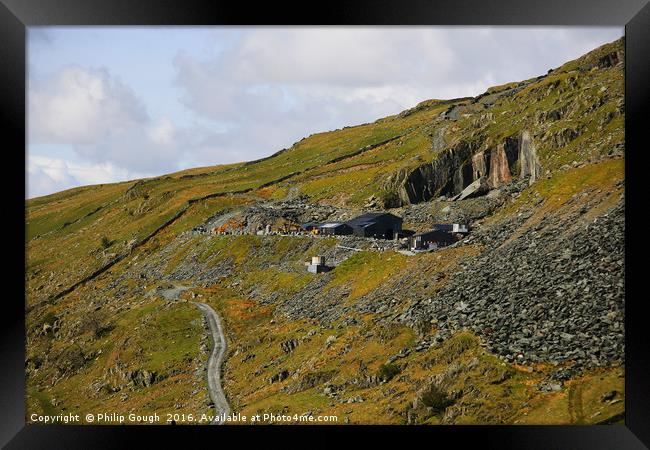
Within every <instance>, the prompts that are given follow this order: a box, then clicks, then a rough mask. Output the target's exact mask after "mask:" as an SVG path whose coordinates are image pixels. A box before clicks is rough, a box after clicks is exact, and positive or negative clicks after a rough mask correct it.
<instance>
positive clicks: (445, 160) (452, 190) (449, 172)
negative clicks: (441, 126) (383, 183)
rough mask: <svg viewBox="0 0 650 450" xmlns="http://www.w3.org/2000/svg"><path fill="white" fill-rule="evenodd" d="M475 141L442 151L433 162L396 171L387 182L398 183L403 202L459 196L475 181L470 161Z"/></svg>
mask: <svg viewBox="0 0 650 450" xmlns="http://www.w3.org/2000/svg"><path fill="white" fill-rule="evenodd" d="M476 147H477V145H476V144H474V143H468V142H461V143H460V144H458V145H456V146H455V147H452V148H449V149H447V150H444V151H442V152H440V153H439V155H438V157H437V158H436V159H434V160H433V161H432V162H430V163H427V164H423V165H421V166H418V167H416V168H415V169H405V170H401V171H400V172H398V173H396V174H395V175H394V176H393V177H391V179H389V180H388V183H389V184H390V185H392V186H395V189H396V191H397V195H398V196H399V199H400V201H401V202H402V204H412V203H419V202H423V201H427V200H431V199H432V198H435V197H438V196H440V195H449V196H451V195H456V194H459V193H460V192H462V190H463V189H465V188H466V187H467V186H468V185H469V184H470V183H471V182H472V181H473V180H472V172H471V171H472V167H471V163H470V162H469V160H470V158H471V156H472V153H474V151H476Z"/></svg>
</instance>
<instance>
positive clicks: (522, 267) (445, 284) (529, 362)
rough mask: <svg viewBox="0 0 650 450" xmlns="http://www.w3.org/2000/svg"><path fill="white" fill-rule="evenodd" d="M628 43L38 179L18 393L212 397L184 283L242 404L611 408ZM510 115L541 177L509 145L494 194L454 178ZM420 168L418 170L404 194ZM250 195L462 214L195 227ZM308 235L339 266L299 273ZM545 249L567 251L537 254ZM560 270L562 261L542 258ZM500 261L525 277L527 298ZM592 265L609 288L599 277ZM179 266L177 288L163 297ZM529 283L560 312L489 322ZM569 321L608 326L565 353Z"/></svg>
mask: <svg viewBox="0 0 650 450" xmlns="http://www.w3.org/2000/svg"><path fill="white" fill-rule="evenodd" d="M612 55H615V56H612ZM622 60H623V42H622V40H619V41H616V42H613V43H611V44H607V45H605V46H603V47H600V48H598V49H595V50H594V51H592V52H590V53H589V54H587V55H585V56H583V57H581V58H579V59H577V60H575V61H571V62H568V63H566V64H564V65H563V66H561V67H559V68H556V69H554V70H552V71H550V72H549V73H548V74H546V75H544V76H540V77H538V78H534V79H530V80H525V81H521V82H516V81H515V82H512V83H509V84H506V85H502V86H496V87H493V88H490V89H488V91H487V92H486V93H484V94H483V95H481V96H478V97H476V98H463V99H454V100H449V101H442V100H428V101H424V102H422V103H420V104H419V105H417V106H415V107H414V108H412V109H410V110H407V111H404V112H402V113H400V114H397V115H395V116H391V117H387V118H383V119H380V120H377V121H376V122H374V123H370V124H364V125H359V126H355V127H346V128H344V129H340V130H334V131H329V132H324V133H318V134H314V135H312V136H309V137H306V138H304V139H303V140H301V141H299V142H297V143H295V144H294V145H293V146H291V147H290V148H288V149H284V150H281V151H279V152H278V153H276V154H274V155H271V156H270V157H268V158H264V159H261V160H258V161H252V162H242V163H237V164H231V165H221V166H214V167H203V168H196V169H189V170H184V171H182V172H178V173H174V174H170V175H166V176H161V177H156V178H150V179H145V180H136V181H131V182H124V183H116V184H106V185H96V186H86V187H81V188H75V189H70V190H67V191H64V192H60V193H56V194H52V195H49V196H45V197H40V198H36V199H31V200H28V201H27V204H26V228H27V242H26V248H27V267H26V288H27V352H26V353H27V361H26V368H27V386H28V393H27V412H28V416H29V413H31V412H44V413H54V412H75V413H76V412H78V413H86V412H95V411H96V410H98V409H102V408H103V409H104V410H106V409H107V408H108V409H110V410H115V411H121V412H123V413H128V412H131V411H137V412H138V413H153V412H158V413H159V414H161V413H163V412H170V413H178V414H192V415H194V419H196V415H197V414H201V413H204V412H208V411H210V408H211V407H210V404H209V398H208V395H207V387H206V382H205V373H204V369H203V367H204V364H205V361H206V359H207V355H208V352H209V348H210V345H211V343H210V342H209V339H208V338H207V330H206V328H205V325H204V324H202V319H201V315H200V312H199V310H198V309H196V308H195V307H194V306H193V305H192V304H191V303H188V301H189V300H196V299H199V300H200V301H204V302H206V303H208V304H210V305H212V306H213V307H214V308H215V309H216V310H217V311H218V312H219V313H220V314H221V316H222V317H223V319H224V321H225V327H226V332H227V338H228V341H229V352H228V358H227V361H226V365H225V369H224V380H225V390H226V394H227V396H228V399H229V401H230V404H231V407H232V409H233V411H235V412H241V413H243V414H252V413H256V412H274V413H291V414H293V413H297V414H303V413H307V412H310V413H311V414H314V415H317V414H334V415H336V416H337V417H339V418H340V422H339V423H341V422H344V423H426V424H437V423H449V424H451V423H599V422H603V421H606V420H610V421H616V420H620V419H619V417H620V416H621V414H622V413H623V412H624V402H623V401H622V400H623V397H624V384H623V373H624V365H623V363H624V359H623V353H622V347H621V345H622V344H621V343H620V342H619V338H618V335H619V334H620V335H621V336H622V323H623V322H622V306H623V302H624V300H623V299H624V297H623V292H624V291H623V287H622V284H621V286H620V289H618V288H616V289H614V287H615V286H618V282H619V280H620V282H621V283H622V278H623V273H624V272H623V270H624V267H623V265H622V248H620V249H619V248H618V247H616V248H615V249H614V251H613V250H611V249H610V247H611V245H615V244H616V243H617V242H618V237H619V236H614V238H615V239H614V238H612V235H608V234H607V232H608V231H607V230H608V229H609V230H616V229H617V228H615V226H618V225H619V224H620V223H621V222H622V219H621V215H622V214H623V213H624V209H623V206H622V205H623V204H624V159H623V155H624V142H625V141H624V128H623V124H624V104H623V98H624V97H623V76H624V72H623V70H624V69H623V64H622V63H620V62H621V61H622ZM524 133H527V135H529V136H530V141H531V146H532V147H533V148H534V153H531V155H529V156H530V158H533V159H535V162H536V164H537V165H538V168H539V169H538V171H539V173H538V174H537V176H536V177H534V179H530V178H529V177H527V175H526V174H525V173H523V170H522V169H521V165H522V164H523V162H522V158H521V157H520V158H519V159H518V160H517V161H516V162H514V163H513V164H512V165H511V167H510V169H509V170H510V172H511V175H512V180H510V181H509V182H507V183H502V184H501V185H499V186H495V187H493V189H492V190H491V191H490V193H489V194H488V195H483V196H480V197H477V198H469V199H467V200H462V201H455V202H454V201H451V200H450V197H451V196H452V193H457V192H455V191H454V192H452V190H453V189H456V190H459V189H464V188H465V187H466V186H467V185H468V184H469V182H471V181H472V179H468V178H467V175H466V174H467V173H468V171H469V172H471V170H470V169H472V168H473V166H472V164H473V159H475V156H476V155H477V154H479V153H481V152H494V151H495V149H496V148H498V146H499V145H503V146H506V147H507V146H508V145H513V144H512V143H513V142H516V143H517V145H519V146H521V145H522V142H523V139H524V138H523V137H522V136H523V135H524ZM531 152H533V150H531ZM450 155H451V156H450ZM444 158H447V159H444ZM443 160H444V161H443ZM445 161H446V162H445ZM443 162H444V164H443ZM409 183H410V184H409ZM417 183H422V184H423V185H424V186H426V187H427V189H430V190H431V194H430V195H428V196H421V197H417V198H415V197H413V196H409V195H406V194H405V192H408V190H409V189H411V188H412V187H413V186H416V187H417V186H420V185H418V184H417ZM450 186H452V187H450ZM452 188H453V189H452ZM296 199H302V200H301V201H304V202H307V205H308V206H309V208H307V207H305V206H304V203H296V202H297V200H296ZM422 200H426V201H422ZM263 206H265V207H268V208H270V209H271V210H276V211H284V210H288V209H290V208H294V209H299V210H300V211H301V214H303V215H304V216H305V217H307V215H309V214H312V213H313V211H332V214H333V215H332V217H338V216H350V215H353V214H354V213H355V212H357V211H359V210H362V209H379V208H383V209H388V208H390V209H391V210H392V212H394V213H396V214H398V215H401V216H403V217H404V218H405V223H406V225H408V226H409V227H411V228H412V229H427V227H429V226H430V224H431V223H433V222H436V221H466V222H468V223H470V225H471V226H472V228H473V233H472V235H471V236H470V238H468V239H466V240H465V241H462V242H461V243H459V245H456V246H454V247H450V248H447V249H444V250H440V251H436V252H432V253H426V254H418V255H416V256H406V255H405V254H403V253H398V252H396V251H394V249H393V248H377V245H375V244H373V243H371V242H366V243H363V242H358V241H350V242H348V241H343V243H344V244H346V245H345V246H344V247H346V246H347V247H350V246H361V247H363V248H361V250H362V251H354V250H350V249H349V248H348V249H346V248H342V247H340V245H341V243H342V241H341V240H339V239H338V238H312V237H305V236H303V237H294V236H258V235H255V234H243V235H228V236H220V235H212V234H205V233H199V232H195V231H193V230H194V229H195V227H197V226H198V225H202V224H206V223H208V222H210V221H212V220H215V217H216V218H217V219H218V218H219V217H231V218H234V219H241V220H244V221H245V220H247V218H248V217H250V216H251V215H252V214H261V215H264V214H269V213H268V210H260V209H259V208H261V207H263ZM256 208H257V209H256ZM273 208H275V209H273ZM283 208H284V209H283ZM319 208H320V209H319ZM328 208H330V209H328ZM260 211H262V212H260ZM264 211H266V212H264ZM220 214H221V215H222V216H220ZM328 214H329V213H328ZM337 215H338V216H337ZM276 219H277V218H275V217H274V218H273V220H276ZM224 220H225V219H224ZM269 220H271V219H270V218H269ZM611 221H614V222H611ZM210 223H211V222H210ZM612 223H613V224H614V225H612ZM600 224H603V225H600ZM590 227H591V228H590ZM585 230H590V231H588V233H591V234H585V233H586V232H585ZM612 233H613V231H612ZM612 242H614V244H612ZM592 244H593V245H595V246H597V250H593V249H592V250H588V248H590V247H588V246H589V245H592ZM570 246H573V247H575V248H574V249H573V253H572V255H573V256H572V257H571V258H566V259H563V258H562V257H561V256H562V255H561V254H560V250H563V249H568V248H570ZM608 246H609V247H608ZM554 249H557V250H554ZM601 249H609V250H607V252H609V255H607V254H605V253H606V252H605V251H604V250H603V251H602V252H601ZM553 252H556V253H553ZM619 253H621V254H619ZM313 255H325V256H326V257H327V258H328V261H336V264H337V265H336V268H335V269H334V270H333V271H331V272H329V273H326V274H311V273H307V272H306V270H305V267H304V264H303V263H304V261H306V260H307V259H308V258H309V257H311V256H313ZM517 258H519V259H517ZM520 259H521V261H520ZM515 260H516V261H517V262H516V268H514V269H513V268H512V267H510V266H509V264H511V263H512V261H515ZM558 261H559V262H558ZM552 263H553V264H561V266H559V268H558V269H554V270H552V271H551V270H546V269H544V268H545V267H551V264H552ZM506 267H508V269H507V270H512V271H513V272H512V273H511V274H510V273H509V274H508V275H507V276H505V275H504V273H503V271H504V270H506V269H505V268H506ZM533 267H534V268H535V269H534V270H533V269H531V268H533ZM539 267H541V269H540V268H539ZM484 272H489V273H491V274H492V276H490V277H488V278H489V279H488V280H485V281H483V280H482V279H479V276H478V275H476V276H474V277H473V278H472V276H469V275H467V274H468V273H471V274H481V273H484ZM557 272H560V273H565V274H566V276H567V277H572V278H570V279H569V278H567V279H563V280H559V281H558V280H555V281H552V278H551V277H552V276H556V273H557ZM464 276H465V278H463V277H464ZM468 278H469V281H468V280H467V279H468ZM502 279H504V280H506V281H504V283H507V282H512V283H519V286H520V288H518V289H519V291H520V292H521V293H523V294H522V296H523V297H525V298H521V299H519V298H518V297H517V292H516V289H512V287H511V286H507V285H501V284H498V283H500V282H501V281H500V280H502ZM553 280H554V279H553ZM593 280H601V282H602V283H609V284H610V285H611V286H612V289H611V290H610V291H611V292H609V293H607V294H604V293H603V294H602V295H601V294H600V291H598V289H600V284H598V283H597V282H595V281H593ZM472 283H476V285H474V284H472ZM174 285H179V286H184V287H187V288H189V289H188V290H187V291H185V292H183V294H182V295H181V297H180V298H179V299H170V298H166V297H165V292H167V291H166V289H169V288H170V287H173V286H174ZM565 285H566V286H565ZM576 286H578V287H579V288H580V289H585V286H593V291H591V292H589V291H588V290H586V291H581V292H578V290H577V287H576ZM560 288H561V289H564V291H561V292H560V294H556V292H555V290H560ZM463 291H466V292H468V296H469V297H468V299H466V300H467V301H469V302H473V303H472V305H474V304H476V302H483V303H481V304H485V306H484V308H483V309H484V311H485V314H483V311H482V310H481V308H477V309H478V312H474V309H472V308H473V306H472V305H470V307H469V308H470V310H471V311H472V312H471V313H467V314H465V313H464V312H463V311H465V306H463V305H461V304H460V303H458V304H457V303H456V302H457V301H458V298H457V296H458V294H457V293H458V292H463ZM512 291H515V292H514V293H513V292H512ZM470 292H476V293H475V294H471V296H470V294H469V293H470ZM592 296H593V298H594V300H593V301H592ZM557 298H559V300H555V299H557ZM596 298H597V299H601V298H602V299H603V300H602V301H601V300H597V299H596ZM531 299H532V300H531ZM551 299H553V300H551ZM581 299H582V300H581ZM579 301H582V302H583V303H585V302H592V303H590V305H591V308H592V311H593V315H594V320H592V321H589V322H588V323H587V322H586V323H585V324H582V322H580V324H579V326H580V327H582V328H580V330H579V331H578V332H575V333H574V332H572V330H571V329H570V327H571V326H573V322H576V320H575V318H574V316H572V315H571V314H572V313H571V310H572V309H573V310H575V311H579V309H575V307H574V304H575V302H579ZM445 302H447V303H445ZM450 302H451V303H450ZM499 302H501V303H499ZM524 302H529V303H530V302H538V303H536V304H534V305H533V308H531V309H533V310H535V311H537V310H536V309H535V308H538V309H539V310H540V311H541V312H540V314H541V316H540V319H539V323H540V324H541V323H548V322H553V320H555V321H556V322H557V324H554V325H553V326H551V325H549V327H550V328H548V329H550V330H553V329H554V328H553V327H555V328H557V333H553V332H549V331H547V328H541V326H540V329H536V330H527V331H526V333H524V332H523V331H522V330H521V328H523V327H519V328H516V327H515V329H514V330H512V331H508V332H505V331H504V332H500V331H499V330H498V328H499V327H506V326H507V324H506V325H504V321H505V322H507V323H513V324H517V323H520V322H517V321H521V320H524V319H521V317H520V316H523V317H526V316H530V314H527V312H526V311H525V312H523V313H522V311H521V309H522V308H524V307H523V306H519V305H522V304H524ZM461 303H462V302H461ZM529 303H526V305H528V304H529ZM551 304H552V305H553V308H554V309H553V310H547V309H544V308H546V306H544V305H551ZM540 305H541V306H540ZM567 305H572V306H571V307H569V306H567ZM526 307H529V306H526ZM444 308H447V309H450V310H451V311H452V313H449V312H446V313H444V314H443V313H442V312H441V311H442V310H443V309H444ZM549 308H550V306H549ZM447 309H445V311H447ZM524 309H525V308H524ZM576 314H577V313H576ZM494 317H497V318H498V320H495V319H494ZM554 317H556V319H554ZM601 317H602V320H601ZM562 321H564V322H562ZM513 326H514V325H513ZM567 330H568V331H567ZM528 331H530V333H529V332H528ZM520 333H521V336H519V334H520ZM556 334H557V335H556ZM502 335H503V336H506V337H501V336H502ZM564 335H568V336H575V339H576V341H571V342H574V345H575V346H577V345H578V344H576V343H575V342H578V340H579V339H585V340H587V341H588V340H589V339H592V337H593V336H599V335H600V336H603V337H602V339H603V340H602V349H603V350H602V351H600V350H599V349H598V348H596V349H595V350H594V351H593V352H592V351H591V350H589V354H585V355H580V354H579V353H575V354H571V355H568V356H566V357H565V356H564V355H563V353H562V351H560V350H558V349H557V348H558V347H562V346H561V345H559V342H563V341H561V339H563V338H562V337H561V336H564ZM605 337H607V338H608V340H607V341H606V340H605ZM610 338H611V339H610ZM504 339H505V341H504ZM621 341H622V339H621ZM531 342H532V343H531ZM580 342H582V341H580ZM592 342H596V341H594V340H593V339H592ZM605 344H606V345H605ZM594 345H595V344H594ZM527 346H528V347H527ZM511 348H512V350H511ZM542 348H546V350H541V349H542ZM522 349H524V350H522ZM605 349H606V350H605ZM570 350H571V351H573V350H574V349H570ZM519 354H521V355H522V356H521V358H520V359H517V358H519V356H518V355H519ZM529 354H530V355H533V356H534V358H533V357H530V359H526V358H529V357H528V355H529ZM539 355H542V356H539ZM544 355H546V356H544ZM538 356H539V358H538ZM535 358H537V359H535ZM188 421H189V422H196V420H188Z"/></svg>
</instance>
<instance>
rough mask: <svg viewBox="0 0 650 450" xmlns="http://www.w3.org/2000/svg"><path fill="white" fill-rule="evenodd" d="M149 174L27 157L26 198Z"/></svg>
mask: <svg viewBox="0 0 650 450" xmlns="http://www.w3.org/2000/svg"><path fill="white" fill-rule="evenodd" d="M150 176H152V174H147V173H139V172H131V171H129V170H126V169H123V168H119V167H116V166H115V165H114V164H111V163H103V164H92V163H79V162H74V163H73V162H68V161H65V160H63V159H60V158H50V157H47V156H41V155H32V154H29V155H28V158H27V198H33V197H38V196H40V195H46V194H49V193H52V192H57V191H62V190H65V189H70V188H73V187H76V186H82V185H88V184H102V183H114V182H117V181H126V180H131V179H134V178H147V177H150Z"/></svg>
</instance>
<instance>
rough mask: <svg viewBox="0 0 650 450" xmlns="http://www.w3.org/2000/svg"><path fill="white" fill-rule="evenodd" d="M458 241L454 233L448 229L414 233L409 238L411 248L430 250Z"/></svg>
mask: <svg viewBox="0 0 650 450" xmlns="http://www.w3.org/2000/svg"><path fill="white" fill-rule="evenodd" d="M454 242H456V239H454V236H453V234H451V233H448V232H446V231H439V230H431V231H425V232H423V233H417V234H414V235H413V236H411V237H410V238H409V248H410V249H411V250H429V249H435V248H440V247H446V246H448V245H450V244H453V243H454Z"/></svg>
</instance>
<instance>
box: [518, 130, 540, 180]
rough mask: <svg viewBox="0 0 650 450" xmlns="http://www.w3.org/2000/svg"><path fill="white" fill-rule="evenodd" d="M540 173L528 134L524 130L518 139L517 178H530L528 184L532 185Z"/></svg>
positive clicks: (537, 159)
mask: <svg viewBox="0 0 650 450" xmlns="http://www.w3.org/2000/svg"><path fill="white" fill-rule="evenodd" d="M541 172H542V168H541V166H540V164H539V158H538V157H537V150H536V149H535V146H534V145H533V140H532V137H531V135H530V132H528V131H527V130H524V131H522V132H521V137H520V139H519V176H520V177H521V178H525V177H530V181H529V182H530V184H532V183H534V182H535V180H537V179H538V178H539V176H540V175H541Z"/></svg>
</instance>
